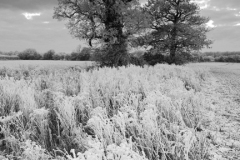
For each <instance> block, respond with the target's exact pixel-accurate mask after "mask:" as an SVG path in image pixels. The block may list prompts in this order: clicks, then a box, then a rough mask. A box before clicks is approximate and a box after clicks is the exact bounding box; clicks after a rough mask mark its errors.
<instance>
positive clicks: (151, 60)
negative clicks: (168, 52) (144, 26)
mask: <svg viewBox="0 0 240 160" xmlns="http://www.w3.org/2000/svg"><path fill="white" fill-rule="evenodd" d="M143 59H144V60H145V61H146V62H147V63H148V64H149V65H151V66H154V65H156V64H158V63H164V62H165V56H164V55H162V54H152V53H151V52H146V53H145V54H144V55H143Z"/></svg>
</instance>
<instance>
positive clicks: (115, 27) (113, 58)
mask: <svg viewBox="0 0 240 160" xmlns="http://www.w3.org/2000/svg"><path fill="white" fill-rule="evenodd" d="M105 5H106V13H105V14H106V21H105V23H104V24H105V29H106V32H107V34H108V35H107V36H106V37H105V39H104V41H105V43H106V45H107V47H106V48H105V49H106V50H105V51H106V52H107V54H106V56H107V57H106V58H105V59H108V63H110V64H109V65H110V66H115V67H116V66H123V65H128V63H129V56H128V53H127V37H126V36H125V35H124V33H123V27H124V25H123V24H122V22H121V13H118V12H117V11H116V6H115V5H116V0H105Z"/></svg>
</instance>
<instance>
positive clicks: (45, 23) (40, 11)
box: [0, 0, 240, 52]
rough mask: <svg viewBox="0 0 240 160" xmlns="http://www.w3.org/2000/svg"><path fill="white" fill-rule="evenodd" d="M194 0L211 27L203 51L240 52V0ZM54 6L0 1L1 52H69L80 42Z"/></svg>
mask: <svg viewBox="0 0 240 160" xmlns="http://www.w3.org/2000/svg"><path fill="white" fill-rule="evenodd" d="M196 1H198V2H201V3H199V5H201V8H202V9H201V15H203V16H206V17H209V18H210V20H211V23H210V24H211V26H212V31H211V32H209V33H208V37H209V39H212V40H213V41H214V44H213V45H212V48H211V49H204V51H240V45H239V44H238V39H239V38H240V0H196ZM141 2H142V3H143V2H145V0H141ZM54 6H57V0H0V51H15V50H18V51H22V50H24V49H26V48H35V49H36V50H38V51H39V52H45V51H47V50H49V49H54V50H56V51H57V52H71V51H73V50H74V49H75V48H76V47H77V46H78V45H79V44H83V41H80V40H77V39H74V38H73V37H72V36H71V35H70V34H69V31H68V30H67V29H66V28H65V23H66V22H64V21H63V22H59V21H57V20H55V19H53V18H52V16H53V8H54Z"/></svg>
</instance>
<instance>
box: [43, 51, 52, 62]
mask: <svg viewBox="0 0 240 160" xmlns="http://www.w3.org/2000/svg"><path fill="white" fill-rule="evenodd" d="M54 55H55V51H54V50H49V51H47V52H46V53H44V54H43V60H53V57H54Z"/></svg>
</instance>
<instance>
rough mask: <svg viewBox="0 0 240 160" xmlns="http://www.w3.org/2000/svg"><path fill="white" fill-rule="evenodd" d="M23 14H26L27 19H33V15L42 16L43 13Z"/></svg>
mask: <svg viewBox="0 0 240 160" xmlns="http://www.w3.org/2000/svg"><path fill="white" fill-rule="evenodd" d="M23 15H24V16H25V18H26V19H27V20H31V19H33V17H35V16H41V13H27V12H26V13H23Z"/></svg>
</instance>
